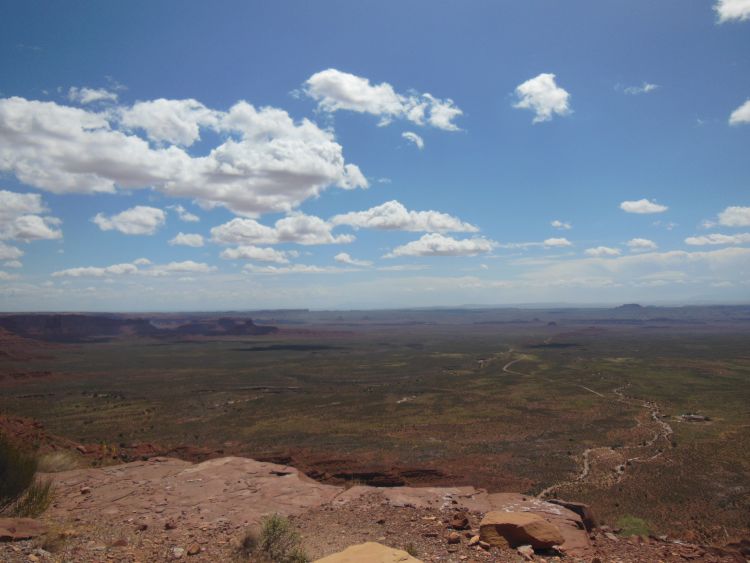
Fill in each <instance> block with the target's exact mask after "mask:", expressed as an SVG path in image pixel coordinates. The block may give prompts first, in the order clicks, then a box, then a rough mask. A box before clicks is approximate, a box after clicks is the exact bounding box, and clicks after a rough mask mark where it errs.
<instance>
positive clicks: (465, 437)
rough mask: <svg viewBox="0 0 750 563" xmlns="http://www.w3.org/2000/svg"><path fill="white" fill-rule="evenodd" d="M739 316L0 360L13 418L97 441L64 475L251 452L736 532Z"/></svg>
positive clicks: (747, 370) (429, 319) (351, 482)
mask: <svg viewBox="0 0 750 563" xmlns="http://www.w3.org/2000/svg"><path fill="white" fill-rule="evenodd" d="M733 311H734V312H733V313H732V314H733V315H734V317H737V318H734V317H732V316H731V315H729V314H728V313H727V312H726V311H724V310H722V312H721V314H720V315H717V313H716V311H713V310H708V311H707V310H702V309H700V308H698V309H696V310H695V311H693V312H690V311H687V312H686V311H678V312H674V313H673V312H671V311H670V312H669V315H670V316H672V315H673V314H674V315H675V316H676V315H678V314H679V315H682V317H680V318H677V319H675V320H673V321H669V320H665V319H664V318H663V317H664V316H666V315H667V313H665V312H664V311H659V313H658V316H659V317H660V318H659V320H654V321H649V320H648V319H647V317H648V314H647V313H644V312H642V311H637V312H636V313H635V314H636V315H637V317H638V318H631V317H632V315H631V317H628V316H627V315H626V313H625V312H619V311H618V312H615V313H610V312H601V311H595V312H594V313H592V312H580V311H569V312H565V311H564V312H554V311H547V312H543V311H523V312H521V311H517V310H513V311H489V312H488V311H478V312H460V313H459V312H451V313H449V312H445V311H439V312H416V313H415V312H392V313H388V314H386V313H367V314H355V313H348V314H336V315H334V314H325V313H321V314H313V313H310V314H303V313H298V314H299V316H300V318H299V319H296V322H295V324H294V325H293V326H294V329H293V330H291V329H287V330H281V331H278V332H275V333H269V334H264V335H253V336H226V337H215V336H208V337H190V338H184V337H181V338H168V339H165V338H152V337H138V338H133V337H125V338H123V337H120V338H114V339H109V340H107V341H102V342H78V343H74V344H57V345H56V348H55V349H54V354H53V355H52V356H50V357H42V358H36V359H30V360H26V361H24V362H23V363H19V362H18V361H14V360H2V361H0V374H2V376H0V410H2V412H4V413H8V414H10V415H14V416H26V417H30V418H31V419H34V420H39V421H41V422H42V423H43V424H44V427H45V429H46V430H47V431H48V432H50V433H52V434H54V435H60V436H64V437H65V438H66V439H69V440H71V441H72V443H76V444H81V445H83V451H84V452H85V453H81V452H76V451H74V452H73V455H72V456H71V455H70V454H54V455H53V456H52V457H44V456H43V457H42V458H41V459H40V463H41V466H42V467H43V468H45V470H46V471H54V470H55V467H57V466H59V467H61V468H69V467H74V466H76V465H77V464H88V465H92V464H93V465H109V464H114V463H120V462H122V461H128V460H134V459H142V458H146V457H149V456H152V455H157V454H168V455H172V456H177V457H183V458H186V459H191V460H201V459H207V458H211V457H219V456H222V455H243V456H247V457H252V458H255V459H265V460H270V461H275V462H281V463H290V464H292V465H294V466H296V467H298V468H300V469H301V470H303V471H304V472H306V473H307V474H308V475H310V476H311V477H313V478H315V479H317V480H319V481H322V482H324V483H331V484H340V485H348V486H355V485H358V484H369V485H385V486H393V485H403V484H411V485H428V484H429V485H438V484H440V485H456V484H471V485H474V486H480V487H486V488H487V489H489V490H492V491H523V492H526V493H528V494H538V493H540V492H542V491H543V490H545V489H550V488H551V492H550V493H549V496H559V497H561V498H569V499H575V500H580V501H583V502H587V503H589V504H590V505H592V506H593V508H594V510H595V512H596V514H597V515H598V516H599V517H600V519H601V520H602V521H604V522H605V523H607V524H609V525H610V526H614V527H621V528H627V529H630V528H633V529H634V530H635V529H637V530H638V533H640V532H642V531H643V530H645V529H646V526H647V527H648V530H649V531H650V532H652V533H657V534H659V533H668V532H671V531H673V530H675V529H679V530H683V531H684V533H685V534H686V535H687V536H688V537H693V538H695V539H700V540H701V541H721V540H722V538H726V534H730V535H731V534H742V533H744V531H745V530H746V529H747V522H746V521H745V517H744V516H743V515H746V514H747V511H748V510H749V509H750V499H749V497H748V487H750V482H749V481H748V477H747V476H748V475H749V474H750V466H748V460H747V456H746V455H745V452H746V451H748V449H750V442H748V433H747V431H746V430H747V427H748V424H750V420H749V419H748V413H747V406H746V405H747V404H748V402H750V356H748V354H747V350H748V348H747V343H748V327H747V326H746V323H744V322H743V321H742V320H741V319H742V318H744V317H743V315H744V312H743V310H742V309H734V310H733ZM610 314H611V316H610V317H607V315H610ZM628 314H630V313H628ZM653 315H654V316H656V313H653ZM691 315H692V317H691ZM623 317H625V318H623ZM644 317H645V320H644ZM728 317H729V318H728ZM738 319H739V320H738ZM275 320H278V319H273V318H269V319H264V320H260V321H257V322H258V324H259V325H263V324H264V323H265V324H269V325H270V324H272V323H273V322H274V321H275ZM553 321H554V323H555V324H554V325H551V324H550V322H553ZM684 413H697V414H700V415H704V416H706V417H708V419H707V420H706V421H699V422H685V421H684V420H683V419H682V418H681V415H682V414H684ZM667 427H668V428H669V432H667V431H666V430H665V429H666V428H667ZM68 451H70V450H68ZM582 475H583V476H582ZM623 518H625V519H626V520H627V525H625V524H623V523H622V520H621V519H623ZM634 522H635V523H637V524H638V525H636V524H633V523H634ZM631 524H632V525H631Z"/></svg>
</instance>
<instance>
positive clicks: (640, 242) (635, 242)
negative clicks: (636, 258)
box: [626, 238, 657, 252]
mask: <svg viewBox="0 0 750 563" xmlns="http://www.w3.org/2000/svg"><path fill="white" fill-rule="evenodd" d="M626 244H627V245H628V248H629V249H630V251H631V252H648V251H650V250H656V248H657V247H656V243H655V242H654V241H652V240H649V239H646V238H632V239H630V240H629V241H628V242H627V243H626Z"/></svg>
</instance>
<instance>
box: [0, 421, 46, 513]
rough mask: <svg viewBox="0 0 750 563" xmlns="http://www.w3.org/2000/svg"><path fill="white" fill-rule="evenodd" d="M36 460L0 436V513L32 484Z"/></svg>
mask: <svg viewBox="0 0 750 563" xmlns="http://www.w3.org/2000/svg"><path fill="white" fill-rule="evenodd" d="M36 470H37V458H36V456H35V455H34V454H32V453H28V452H24V451H22V450H21V449H19V448H17V447H16V446H14V445H13V444H11V443H10V442H9V441H8V439H7V438H6V437H5V436H3V435H0V512H3V511H5V510H7V509H8V508H9V507H11V506H13V505H15V504H16V503H17V502H18V501H19V499H21V497H22V496H23V495H24V492H25V491H26V490H27V489H28V488H29V487H30V486H31V485H32V484H33V483H34V475H35V474H36Z"/></svg>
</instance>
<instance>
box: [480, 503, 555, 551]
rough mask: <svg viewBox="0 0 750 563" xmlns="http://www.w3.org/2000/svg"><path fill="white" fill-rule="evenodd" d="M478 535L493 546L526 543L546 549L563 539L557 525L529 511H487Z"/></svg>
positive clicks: (513, 545)
mask: <svg viewBox="0 0 750 563" xmlns="http://www.w3.org/2000/svg"><path fill="white" fill-rule="evenodd" d="M479 535H480V537H481V538H482V541H485V542H487V543H488V544H490V545H492V546H494V547H518V546H521V545H527V544H528V545H530V546H532V547H533V548H535V549H548V548H550V547H553V546H555V545H561V544H562V543H563V542H564V541H565V540H564V538H563V536H562V534H561V533H560V530H559V529H558V528H557V526H555V525H554V524H550V523H549V522H547V521H546V520H545V519H544V518H542V517H541V516H537V515H536V514H531V513H530V512H498V511H493V512H488V513H487V514H486V515H485V517H484V518H483V519H482V523H481V524H480V525H479Z"/></svg>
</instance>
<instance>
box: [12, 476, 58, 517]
mask: <svg viewBox="0 0 750 563" xmlns="http://www.w3.org/2000/svg"><path fill="white" fill-rule="evenodd" d="M53 494H54V488H53V487H52V481H42V480H40V479H36V480H34V481H33V482H32V483H31V485H29V487H28V488H27V489H26V491H25V492H24V493H23V495H21V498H19V499H18V500H17V501H16V502H15V504H14V505H13V509H12V511H13V515H14V516H22V517H25V518H36V517H37V516H40V515H41V514H42V513H43V512H44V511H45V510H47V508H48V507H49V505H50V503H51V502H52V496H53Z"/></svg>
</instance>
